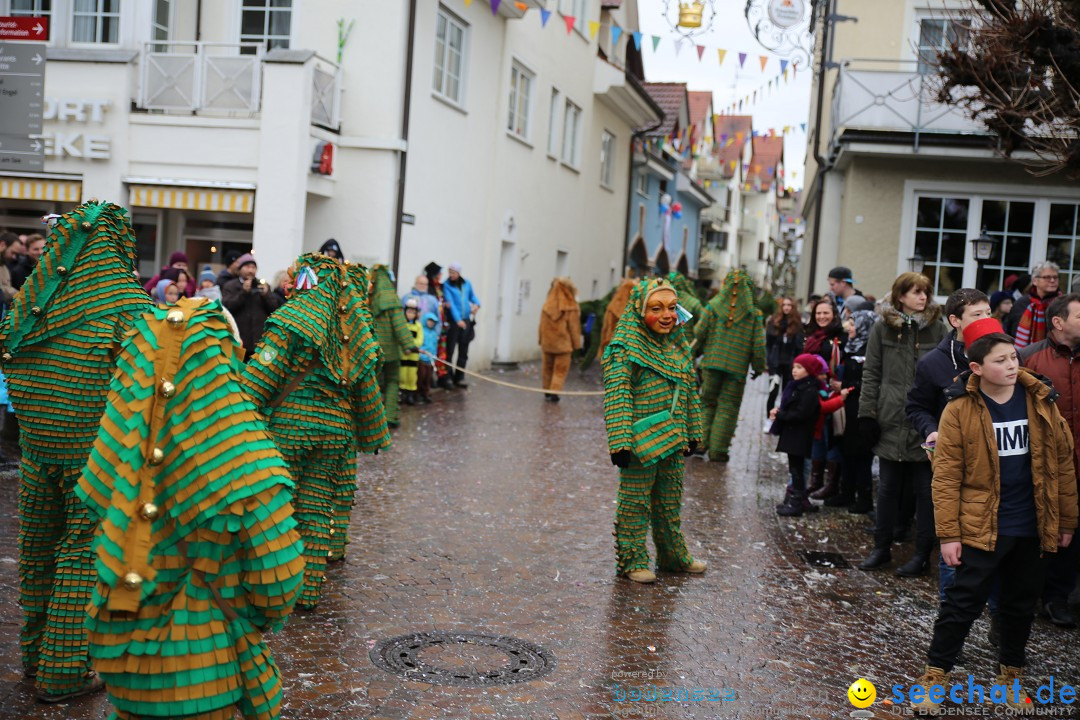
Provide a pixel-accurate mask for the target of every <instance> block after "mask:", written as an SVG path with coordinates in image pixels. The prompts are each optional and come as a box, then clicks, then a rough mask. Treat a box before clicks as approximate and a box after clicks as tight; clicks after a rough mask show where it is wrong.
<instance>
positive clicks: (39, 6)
mask: <svg viewBox="0 0 1080 720" xmlns="http://www.w3.org/2000/svg"><path fill="white" fill-rule="evenodd" d="M2 5H3V3H0V6H2ZM7 14H8V15H10V16H11V17H38V18H45V19H47V20H48V21H49V28H48V30H47V34H46V35H45V39H46V40H48V39H49V38H51V37H52V0H11V6H10V7H9V8H8V11H7Z"/></svg>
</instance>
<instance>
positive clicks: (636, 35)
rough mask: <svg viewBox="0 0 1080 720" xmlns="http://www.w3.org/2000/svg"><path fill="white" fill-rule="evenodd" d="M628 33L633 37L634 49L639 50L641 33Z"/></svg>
mask: <svg viewBox="0 0 1080 720" xmlns="http://www.w3.org/2000/svg"><path fill="white" fill-rule="evenodd" d="M630 35H631V36H632V37H633V38H634V49H635V50H637V51H638V52H641V33H639V32H636V31H635V32H632V33H630Z"/></svg>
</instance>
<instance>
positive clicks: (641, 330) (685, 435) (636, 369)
mask: <svg viewBox="0 0 1080 720" xmlns="http://www.w3.org/2000/svg"><path fill="white" fill-rule="evenodd" d="M662 288H671V285H670V283H668V281H667V280H664V279H654V280H649V281H648V282H644V281H643V282H642V283H641V284H639V285H637V286H636V287H635V288H634V290H633V292H632V293H631V295H630V300H629V302H628V303H627V306H626V311H625V312H624V313H623V315H622V318H621V319H620V320H619V324H618V325H617V326H616V328H615V334H614V336H613V337H612V339H611V342H610V343H609V344H608V346H607V349H606V350H605V351H604V357H603V368H604V422H605V424H606V425H607V434H608V450H609V452H610V453H611V454H612V462H617V458H618V456H619V454H620V453H632V452H633V448H634V443H633V431H632V429H631V426H632V425H633V423H634V422H635V421H637V420H640V419H642V418H645V417H648V416H649V415H652V414H654V413H659V412H663V411H666V410H670V409H671V405H672V401H673V399H674V394H675V389H676V388H679V390H680V399H679V402H678V404H677V405H676V407H675V412H674V413H673V415H672V417H671V420H670V422H672V423H675V424H676V426H677V430H678V432H679V433H680V434H681V435H682V447H681V448H678V449H676V450H674V451H672V452H671V453H670V454H668V455H667V456H666V457H664V458H662V459H661V460H660V461H659V462H658V463H656V464H654V465H651V466H649V467H645V466H643V465H642V464H641V462H640V461H639V460H638V459H637V458H636V457H633V458H630V459H629V462H628V463H627V464H626V467H622V468H621V469H620V471H619V496H618V506H617V508H616V518H615V558H616V564H615V567H616V572H617V573H618V574H620V575H629V574H631V573H633V572H634V571H638V570H647V569H648V567H649V551H648V548H647V547H646V544H645V537H646V533H647V531H648V527H649V525H650V523H651V524H652V530H653V542H655V543H656V554H657V567H659V568H661V569H664V570H672V571H681V570H687V569H689V568H690V567H692V566H693V565H694V564H695V561H694V559H693V558H692V557H691V555H690V551H689V550H688V549H687V547H686V540H685V539H684V538H683V534H682V522H681V519H680V516H681V513H682V490H683V472H684V470H683V456H682V453H681V452H679V450H683V449H687V448H689V447H690V446H691V445H693V444H698V443H700V442H701V437H702V434H701V405H700V402H699V400H698V395H697V392H696V388H697V384H696V380H695V377H694V370H693V365H692V364H691V361H690V353H689V350H688V348H687V347H686V344H685V343H684V342H682V340H681V338H680V337H679V333H678V331H677V330H675V331H673V332H672V333H671V334H670V335H666V336H665V335H661V334H657V333H654V332H653V331H651V330H650V329H649V328H648V327H647V326H646V325H645V322H644V320H643V315H644V308H645V301H646V300H647V298H648V296H649V295H650V294H652V293H653V292H656V291H657V290H658V289H662ZM702 569H703V566H702ZM695 572H700V571H699V570H695Z"/></svg>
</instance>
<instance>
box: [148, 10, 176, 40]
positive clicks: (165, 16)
mask: <svg viewBox="0 0 1080 720" xmlns="http://www.w3.org/2000/svg"><path fill="white" fill-rule="evenodd" d="M173 8H174V4H173V0H154V16H153V18H151V21H150V22H151V25H150V35H151V37H152V39H153V40H157V41H159V42H168V41H169V39H170V38H171V37H172V20H173ZM155 50H156V51H157V52H165V50H166V48H165V47H164V46H159V47H157V48H155Z"/></svg>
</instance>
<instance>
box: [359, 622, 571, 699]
mask: <svg viewBox="0 0 1080 720" xmlns="http://www.w3.org/2000/svg"><path fill="white" fill-rule="evenodd" d="M369 654H370V656H371V662H373V663H375V665H376V667H380V668H382V669H383V670H386V671H387V672H391V673H393V674H395V675H398V676H399V677H402V678H404V679H406V680H412V681H414V682H426V683H433V684H435V685H457V686H461V687H488V686H491V685H510V684H512V683H520V682H529V681H531V680H537V679H539V678H542V677H544V676H545V675H547V674H548V673H549V672H551V671H552V670H554V669H555V656H554V655H552V654H551V653H550V652H549V651H547V650H545V649H544V648H542V647H540V646H539V645H533V644H532V643H530V642H525V641H524V640H518V639H517V638H512V637H499V636H495V635H482V634H480V633H468V632H460V633H449V632H428V633H414V634H412V635H401V636H399V637H395V638H390V639H389V640H383V641H382V642H380V643H378V644H377V645H376V646H375V647H373V648H372V649H371V652H370V653H369Z"/></svg>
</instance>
